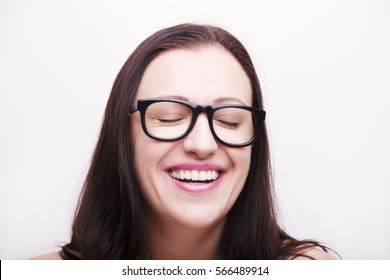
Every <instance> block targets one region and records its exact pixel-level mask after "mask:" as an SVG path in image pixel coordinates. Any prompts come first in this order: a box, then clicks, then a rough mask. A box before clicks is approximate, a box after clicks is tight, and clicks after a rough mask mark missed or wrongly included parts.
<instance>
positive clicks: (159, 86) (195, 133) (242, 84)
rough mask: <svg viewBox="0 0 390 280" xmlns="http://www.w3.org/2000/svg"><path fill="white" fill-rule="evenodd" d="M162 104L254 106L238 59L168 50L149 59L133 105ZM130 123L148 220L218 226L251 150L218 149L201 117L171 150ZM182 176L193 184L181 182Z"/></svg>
mask: <svg viewBox="0 0 390 280" xmlns="http://www.w3.org/2000/svg"><path fill="white" fill-rule="evenodd" d="M164 97H165V98H174V99H180V100H184V101H190V102H193V103H197V104H201V105H211V104H243V105H246V106H251V105H252V104H251V103H252V90H251V85H250V81H249V78H248V76H247V75H246V74H245V72H244V70H243V69H242V67H241V66H240V64H239V63H238V62H237V61H236V59H235V58H234V57H233V56H232V55H231V54H230V53H228V52H227V51H225V50H224V49H222V48H219V47H201V48H197V49H191V50H183V49H179V50H171V51H167V52H164V53H162V54H161V55H159V56H158V57H157V58H156V59H154V60H153V61H152V62H151V64H150V65H149V66H148V67H147V69H146V71H145V73H144V75H143V77H142V80H141V83H140V86H139V89H138V92H137V94H136V97H135V101H136V100H138V99H145V98H164ZM131 121H132V129H131V135H132V136H131V137H132V140H133V145H134V152H135V167H136V172H137V174H138V179H139V181H140V183H141V188H142V192H143V194H144V197H145V199H146V202H147V205H148V210H149V211H148V213H149V214H150V215H151V216H149V217H151V218H152V220H153V221H158V222H160V223H161V224H162V225H164V224H166V225H168V224H171V225H180V226H184V227H186V228H190V229H205V228H207V227H210V226H215V225H217V224H219V223H221V222H223V221H224V220H225V219H224V218H225V217H226V214H227V213H228V212H229V210H230V209H231V207H232V206H233V204H234V202H235V201H236V199H237V197H238V195H239V194H240V192H241V190H242V188H243V185H244V183H245V180H246V178H247V175H248V171H249V164H250V158H251V147H250V146H248V147H242V148H232V147H228V146H225V145H223V144H221V143H219V142H217V140H216V139H214V137H213V135H212V133H211V131H210V127H209V123H208V120H207V116H206V115H205V114H204V113H202V114H200V115H199V117H198V119H197V121H196V124H195V126H194V128H193V129H192V131H191V132H190V134H189V135H187V136H186V137H185V138H183V139H181V140H178V141H174V142H163V141H157V140H153V139H151V138H149V137H148V136H146V135H145V134H144V132H143V130H142V127H141V118H140V114H139V112H136V113H133V114H132V115H131ZM180 174H183V175H184V176H191V179H190V180H184V181H185V182H183V180H180ZM205 176H206V177H205ZM173 177H176V178H178V179H175V178H173ZM199 177H202V179H200V178H199ZM216 177H217V178H216ZM205 178H207V179H211V180H204V179H205ZM215 178H216V179H215ZM187 179H189V177H187ZM213 179H214V180H213ZM191 180H194V181H191ZM189 181H191V182H189Z"/></svg>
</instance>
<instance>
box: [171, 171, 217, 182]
mask: <svg viewBox="0 0 390 280" xmlns="http://www.w3.org/2000/svg"><path fill="white" fill-rule="evenodd" d="M169 174H170V175H171V177H172V178H174V179H176V180H180V181H182V182H202V183H207V182H208V181H214V180H216V179H217V178H218V177H219V172H218V171H216V170H202V171H199V170H183V169H182V170H172V171H171V172H170V173H169Z"/></svg>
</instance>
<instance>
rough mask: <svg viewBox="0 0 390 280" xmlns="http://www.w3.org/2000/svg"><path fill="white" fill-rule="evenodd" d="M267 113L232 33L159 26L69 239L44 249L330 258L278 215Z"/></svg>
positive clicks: (128, 70) (146, 255)
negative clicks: (289, 231) (300, 237)
mask: <svg viewBox="0 0 390 280" xmlns="http://www.w3.org/2000/svg"><path fill="white" fill-rule="evenodd" d="M264 119H265V112H264V111H263V103H262V96H261V90H260V84H259V81H258V78H257V75H256V73H255V69H254V67H253V64H252V62H251V59H250V57H249V55H248V53H247V51H246V50H245V48H244V47H243V46H242V44H241V43H240V42H239V41H238V40H237V39H236V38H235V37H233V36H232V35H231V34H230V33H228V32H227V31H225V30H223V29H221V28H217V27H212V26H203V25H193V24H184V25H178V26H174V27H171V28H167V29H164V30H161V31H159V32H157V33H155V34H153V35H152V36H150V37H149V38H147V39H146V40H145V41H144V42H142V43H141V44H140V46H138V48H137V49H136V50H135V51H134V52H133V54H132V55H131V56H130V57H129V59H128V60H127V62H126V63H125V64H124V66H123V68H122V69H121V71H120V72H119V74H118V76H117V78H116V81H115V83H114V85H113V89H112V92H111V95H110V98H109V101H108V104H107V108H106V111H105V117H104V122H103V125H102V130H101V133H100V137H99V140H98V143H97V147H96V150H95V153H94V155H93V160H92V164H91V167H90V170H89V173H88V176H87V178H86V181H85V184H84V188H83V192H82V195H81V198H80V201H79V205H78V209H77V212H76V215H75V220H74V224H73V234H72V238H71V242H70V243H69V244H67V245H65V246H63V248H62V251H61V252H58V253H54V254H49V255H46V256H43V257H41V258H46V259H47V258H54V259H56V258H58V259H59V258H62V259H296V258H304V259H305V258H306V259H307V258H309V259H329V258H332V257H331V256H330V255H329V254H328V253H327V251H326V248H325V247H324V246H321V245H320V244H318V243H317V242H315V241H298V240H296V239H294V238H292V237H290V236H289V235H288V234H286V233H285V232H284V231H283V230H282V229H281V228H280V227H279V226H278V224H277V219H276V213H275V205H274V198H273V188H272V176H271V168H270V157H269V148H268V139H267V133H266V128H265V124H264Z"/></svg>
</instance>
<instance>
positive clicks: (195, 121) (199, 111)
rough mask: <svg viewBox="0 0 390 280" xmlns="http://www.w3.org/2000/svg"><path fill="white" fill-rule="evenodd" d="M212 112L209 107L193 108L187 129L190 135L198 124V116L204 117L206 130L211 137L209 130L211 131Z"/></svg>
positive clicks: (199, 106) (197, 106)
mask: <svg viewBox="0 0 390 280" xmlns="http://www.w3.org/2000/svg"><path fill="white" fill-rule="evenodd" d="M212 112H213V110H212V108H211V106H202V105H196V107H194V110H193V116H192V118H193V120H192V125H191V127H190V128H189V129H190V133H191V132H192V130H193V129H194V127H195V126H196V125H197V124H198V123H199V116H201V115H204V117H205V118H206V123H207V129H208V130H209V132H210V134H211V135H212V136H213V133H212V131H210V129H212Z"/></svg>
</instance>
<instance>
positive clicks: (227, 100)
mask: <svg viewBox="0 0 390 280" xmlns="http://www.w3.org/2000/svg"><path fill="white" fill-rule="evenodd" d="M159 97H165V98H173V99H177V100H181V101H187V102H190V100H189V99H188V98H187V97H184V96H181V95H164V96H159ZM220 103H239V104H242V105H244V106H248V105H247V104H245V103H244V102H242V101H241V100H240V99H238V98H234V97H219V98H217V99H215V100H214V102H213V104H220Z"/></svg>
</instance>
